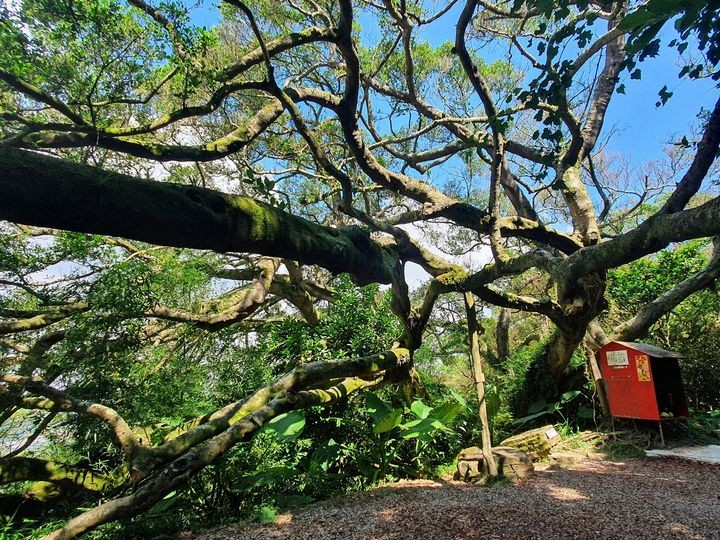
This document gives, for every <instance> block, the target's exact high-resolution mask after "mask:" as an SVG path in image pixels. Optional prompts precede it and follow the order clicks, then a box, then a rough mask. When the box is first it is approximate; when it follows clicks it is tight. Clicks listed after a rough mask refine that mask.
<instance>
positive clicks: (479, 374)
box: [465, 292, 498, 478]
mask: <svg viewBox="0 0 720 540" xmlns="http://www.w3.org/2000/svg"><path fill="white" fill-rule="evenodd" d="M465 312H466V313H467V327H468V337H469V339H470V360H471V365H472V372H473V378H474V379H475V391H476V393H477V400H478V416H479V417H480V428H481V429H482V454H483V458H484V459H485V463H486V464H487V471H488V476H489V477H490V478H496V477H497V475H498V469H497V464H496V463H495V457H494V456H493V453H492V439H491V437H490V424H489V423H488V415H487V402H486V401H485V375H484V374H483V369H482V358H481V357H480V343H479V338H478V329H479V327H478V322H477V313H476V311H475V299H474V298H473V295H472V293H469V292H466V293H465Z"/></svg>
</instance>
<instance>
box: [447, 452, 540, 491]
mask: <svg viewBox="0 0 720 540" xmlns="http://www.w3.org/2000/svg"><path fill="white" fill-rule="evenodd" d="M492 451H493V455H494V456H495V459H496V460H497V466H498V473H500V474H501V475H502V476H504V477H505V478H507V479H508V480H510V481H511V482H512V483H514V484H517V483H520V482H521V481H522V480H524V479H525V478H527V477H528V476H530V474H531V473H532V472H533V471H534V470H535V468H534V467H533V464H532V461H531V460H530V458H529V457H528V455H527V454H526V453H525V452H523V451H521V450H518V449H516V448H509V447H503V446H497V447H495V448H493V449H492ZM453 479H454V480H463V481H464V482H475V483H480V484H484V483H485V482H486V481H487V480H488V472H487V467H486V466H485V460H484V458H483V455H482V450H481V449H480V447H478V446H472V447H470V448H466V449H465V450H463V451H462V452H460V453H459V454H458V456H457V470H456V471H455V474H454V476H453Z"/></svg>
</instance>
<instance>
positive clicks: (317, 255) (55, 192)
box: [0, 147, 397, 283]
mask: <svg viewBox="0 0 720 540" xmlns="http://www.w3.org/2000/svg"><path fill="white" fill-rule="evenodd" d="M0 170H2V171H3V174H4V177H3V181H2V182H0V219H6V220H8V221H13V222H17V223H23V224H27V225H38V226H44V227H54V228H58V229H64V230H70V231H78V232H85V233H93V234H106V235H111V236H122V237H124V238H131V239H135V240H141V241H143V242H149V243H152V244H157V245H164V246H174V247H189V248H198V249H210V250H215V251H219V252H229V251H239V252H247V253H257V254H261V255H269V256H273V257H284V258H289V259H293V260H297V261H301V262H303V263H305V264H318V265H320V266H322V267H324V268H327V269H328V270H330V271H332V272H338V273H339V272H347V273H349V274H351V275H353V276H355V278H356V279H357V280H358V282H360V283H368V282H379V283H390V281H391V279H392V269H393V268H394V267H395V263H396V261H397V258H396V256H395V254H394V253H393V252H392V251H391V249H389V248H387V247H382V246H380V245H378V244H377V243H375V242H374V241H373V240H372V239H371V238H370V235H369V234H368V232H367V231H366V230H364V229H362V228H360V227H344V228H338V229H334V228H331V227H325V226H322V225H317V224H315V223H312V222H310V221H308V220H306V219H303V218H300V217H297V216H294V215H292V214H289V213H287V212H285V211H283V210H280V209H278V208H275V207H273V206H270V205H269V204H266V203H263V202H260V201H257V200H255V199H252V198H249V197H241V196H234V195H228V194H225V193H220V192H218V191H213V190H210V189H204V188H198V187H194V186H184V185H177V184H166V183H162V182H152V181H147V180H140V179H137V178H133V177H131V176H127V175H124V174H119V173H114V172H110V171H106V170H103V169H98V168H95V167H88V166H85V165H78V164H74V163H69V162H67V161H63V160H60V159H56V158H50V157H47V156H43V155H40V154H38V153H35V152H28V151H24V150H17V149H13V148H8V147H0Z"/></svg>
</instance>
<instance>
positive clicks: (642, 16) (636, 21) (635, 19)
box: [618, 8, 658, 31]
mask: <svg viewBox="0 0 720 540" xmlns="http://www.w3.org/2000/svg"><path fill="white" fill-rule="evenodd" d="M656 19H658V15H657V14H656V13H653V12H651V11H648V10H647V9H644V8H639V9H637V10H636V11H633V12H632V13H629V14H628V15H626V16H625V18H624V19H623V20H622V21H620V24H619V25H618V29H619V30H626V31H628V30H634V29H635V28H638V27H640V26H645V25H646V24H647V23H649V22H652V21H655V20H656Z"/></svg>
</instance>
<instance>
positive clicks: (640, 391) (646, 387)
mask: <svg viewBox="0 0 720 540" xmlns="http://www.w3.org/2000/svg"><path fill="white" fill-rule="evenodd" d="M608 353H609V354H608ZM600 370H601V371H602V375H603V379H605V388H606V390H607V398H608V403H609V405H610V414H611V415H612V416H615V417H619V418H637V419H640V420H658V421H659V420H660V411H659V410H658V403H657V396H656V395H655V386H654V384H653V376H652V370H651V367H650V357H649V355H647V354H645V353H643V352H641V351H638V350H635V349H633V348H631V347H627V346H625V345H623V344H621V343H616V342H611V343H608V344H607V345H605V346H604V347H603V348H602V349H600Z"/></svg>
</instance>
